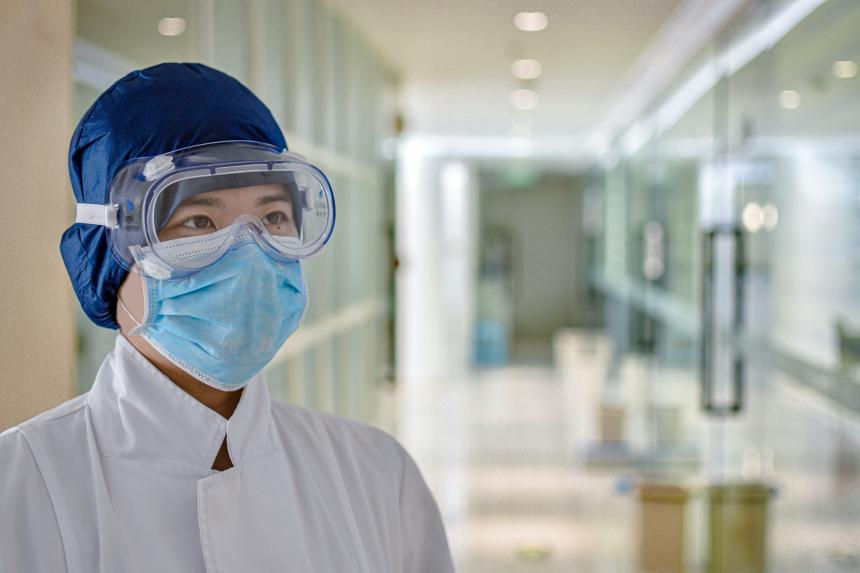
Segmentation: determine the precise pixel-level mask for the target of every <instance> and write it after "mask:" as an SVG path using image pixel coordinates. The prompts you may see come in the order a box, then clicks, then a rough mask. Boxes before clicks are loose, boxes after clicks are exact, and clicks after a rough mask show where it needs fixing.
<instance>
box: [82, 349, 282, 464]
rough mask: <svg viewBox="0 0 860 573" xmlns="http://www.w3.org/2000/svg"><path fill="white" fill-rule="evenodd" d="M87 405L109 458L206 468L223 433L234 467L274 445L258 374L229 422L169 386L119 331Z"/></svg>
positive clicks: (267, 402) (263, 387)
mask: <svg viewBox="0 0 860 573" xmlns="http://www.w3.org/2000/svg"><path fill="white" fill-rule="evenodd" d="M88 403H89V407H90V411H91V413H92V421H93V425H94V427H95V432H96V436H97V439H98V444H99V448H100V450H101V453H102V455H104V456H108V457H119V458H126V459H133V460H138V461H146V462H153V463H160V464H167V465H173V466H181V467H186V468H198V469H206V470H209V468H211V466H212V462H213V461H214V459H215V455H216V454H217V453H218V449H219V448H220V447H221V442H222V441H223V440H224V435H225V433H226V435H227V448H228V450H229V452H230V459H231V460H232V461H233V465H234V466H239V465H241V464H243V463H245V462H247V461H250V460H252V459H255V458H258V457H260V456H262V455H264V454H266V453H267V452H269V451H270V450H271V449H272V448H273V447H274V446H275V443H276V440H275V434H274V427H273V424H272V414H271V399H270V397H269V390H268V388H267V386H266V381H265V378H264V376H263V374H262V373H260V374H257V375H256V376H255V377H254V378H252V379H251V380H250V381H249V382H248V384H247V385H246V386H245V389H244V390H243V391H242V397H241V399H240V400H239V405H238V406H237V407H236V411H235V412H234V413H233V415H232V417H230V419H229V420H228V419H226V418H224V417H222V416H221V415H220V414H218V413H217V412H215V411H214V410H210V409H209V408H208V407H206V406H204V405H203V404H202V403H200V402H198V401H197V400H195V399H194V398H192V397H191V395H190V394H188V393H186V392H185V391H184V390H182V389H181V388H180V387H179V386H177V385H176V384H174V383H173V381H171V380H170V379H169V378H167V377H166V376H165V375H164V374H162V373H161V371H160V370H158V369H157V368H156V367H155V366H154V365H153V364H152V363H151V362H149V360H147V359H146V357H144V356H143V355H142V354H141V353H140V352H139V351H138V350H137V349H136V348H135V347H134V346H132V344H131V343H130V342H129V341H128V340H127V339H126V338H125V337H124V336H123V335H122V334H118V335H117V337H116V343H115V345H114V348H113V350H112V351H111V352H110V354H108V356H107V358H105V360H104V362H103V363H102V365H101V368H100V369H99V372H98V374H97V375H96V380H95V383H94V384H93V387H92V390H90V393H89V397H88Z"/></svg>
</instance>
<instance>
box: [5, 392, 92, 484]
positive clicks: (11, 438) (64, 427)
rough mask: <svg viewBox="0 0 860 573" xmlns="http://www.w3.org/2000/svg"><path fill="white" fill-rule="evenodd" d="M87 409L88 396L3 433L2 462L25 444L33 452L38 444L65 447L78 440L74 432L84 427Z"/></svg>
mask: <svg viewBox="0 0 860 573" xmlns="http://www.w3.org/2000/svg"><path fill="white" fill-rule="evenodd" d="M86 405H87V394H81V395H80V396H77V397H75V398H72V399H71V400H67V401H66V402H63V403H62V404H60V405H59V406H56V407H54V408H51V409H50V410H46V411H45V412H42V413H41V414H38V415H37V416H34V417H32V418H30V419H29V420H27V421H25V422H21V423H20V424H18V425H17V426H12V427H11V428H9V429H7V430H5V431H3V432H2V433H0V460H2V461H5V460H6V459H7V458H6V456H7V455H9V454H10V452H11V451H13V450H14V451H17V450H18V449H20V447H21V444H23V443H26V444H28V448H30V449H31V450H32V449H33V448H34V442H35V443H40V444H43V443H51V442H54V441H59V442H60V443H64V442H68V441H69V440H74V439H75V436H74V434H75V432H74V431H73V428H74V427H75V426H80V425H81V422H82V420H83V418H84V409H85V408H86ZM4 465H5V464H0V467H2V466H4ZM7 467H8V466H7Z"/></svg>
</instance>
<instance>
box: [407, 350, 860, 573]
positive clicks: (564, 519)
mask: <svg viewBox="0 0 860 573" xmlns="http://www.w3.org/2000/svg"><path fill="white" fill-rule="evenodd" d="M588 356H590V357H591V358H587V357H588ZM589 360H590V361H591V362H590V363H589ZM606 360H607V353H605V352H592V353H587V354H585V355H578V356H577V357H576V361H575V362H576V376H570V375H567V376H561V375H559V373H558V372H557V371H556V369H554V368H552V367H550V365H548V364H547V365H543V366H541V365H539V364H534V361H532V363H531V364H532V365H529V366H512V367H507V368H504V369H497V370H489V371H483V372H477V373H475V374H473V375H470V376H467V377H464V378H462V379H451V380H447V381H444V382H434V383H424V384H412V385H407V386H404V390H403V391H402V392H401V394H400V395H399V397H398V400H399V401H400V404H399V411H400V413H401V414H400V415H401V418H400V420H401V422H400V423H399V428H398V431H397V433H398V435H399V437H400V439H401V441H402V442H403V443H404V445H406V447H407V448H408V449H409V451H410V452H412V454H413V456H414V457H415V459H416V460H417V461H418V464H419V466H420V467H421V469H422V472H423V474H424V476H425V478H426V480H427V481H428V483H429V484H430V487H431V489H433V491H434V493H435V496H436V500H437V502H438V504H439V506H440V509H441V511H442V513H443V517H444V519H445V523H446V528H447V531H448V535H449V539H450V542H451V547H452V551H453V553H454V556H455V560H456V563H457V570H458V571H459V572H460V573H509V572H542V573H549V572H562V571H564V572H572V571H576V572H586V573H591V572H594V573H602V572H607V573H608V572H613V573H616V572H618V573H622V572H625V573H626V572H633V571H637V570H638V567H637V566H636V561H637V555H638V531H637V526H636V524H637V519H638V510H637V505H636V501H635V497H634V495H633V494H631V493H630V490H631V484H633V483H635V481H636V480H637V479H639V478H640V477H641V475H642V468H643V467H644V466H643V465H642V464H639V466H638V468H639V469H638V470H637V466H636V465H635V464H632V465H631V464H628V465H611V464H610V465H596V466H595V465H594V464H586V463H585V462H584V460H583V458H582V457H581V456H580V455H578V454H577V452H582V451H583V450H582V448H581V445H582V443H581V442H582V441H583V439H584V438H587V437H588V436H586V435H585V433H589V432H590V434H589V435H593V434H594V433H595V432H594V429H593V428H587V427H585V426H584V425H583V424H581V423H579V424H578V423H577V422H581V420H579V419H578V417H582V416H584V415H587V413H584V412H586V410H587V408H588V407H590V406H588V405H587V404H584V403H583V402H584V401H587V400H589V399H592V398H593V396H594V395H596V394H597V393H596V392H592V394H589V393H588V392H587V391H583V388H587V387H588V385H589V384H592V383H593V384H597V385H598V386H599V384H600V381H601V380H602V379H603V377H604V376H603V372H605V367H606V364H605V361H606ZM664 374H665V376H664ZM649 376H650V377H651V378H650V379H651V382H654V380H657V381H660V380H668V379H670V378H672V375H671V374H669V373H660V372H654V371H650V372H649V370H648V367H647V365H646V366H644V367H643V366H642V364H641V363H640V364H637V363H636V360H635V359H631V361H630V364H627V365H626V367H625V368H624V387H625V390H624V392H623V393H622V395H623V399H624V400H625V401H626V402H627V403H628V404H629V409H630V411H631V415H630V419H629V427H628V431H627V435H628V436H629V437H630V440H629V441H630V443H631V444H633V446H634V449H635V448H640V449H641V447H642V444H644V445H645V447H647V444H648V443H649V442H648V439H644V438H643V437H642V435H640V434H647V433H648V431H649V430H648V428H649V425H648V422H647V418H646V417H644V416H640V418H641V419H638V420H637V417H636V415H635V412H636V411H637V410H640V411H641V410H642V409H641V408H640V407H639V406H637V405H636V404H635V403H636V401H637V400H639V399H641V397H642V395H643V388H645V389H647V388H648V382H647V380H644V381H643V379H646V378H649ZM574 378H575V379H574ZM669 384H670V382H668V381H666V382H664V385H669ZM678 384H679V385H678V391H677V392H674V391H673V395H679V396H683V395H685V394H684V393H685V392H686V397H685V398H682V399H681V400H680V402H677V404H678V405H680V406H682V407H683V408H684V415H683V420H684V428H685V430H684V435H685V436H687V437H689V438H690V440H691V443H690V444H688V445H691V446H692V448H693V450H694V451H697V452H698V453H699V457H700V461H701V463H699V464H697V465H696V464H694V465H692V466H690V465H687V466H683V468H685V469H684V470H683V471H682V472H681V473H677V472H676V475H682V476H683V477H684V479H685V480H686V481H687V482H688V483H694V482H695V483H702V482H703V481H704V479H705V477H704V476H706V475H708V472H709V471H710V473H711V475H713V472H712V471H711V470H707V466H708V463H709V462H708V461H707V460H706V459H705V458H707V457H708V456H713V452H712V451H709V446H708V440H714V435H715V434H714V432H713V429H712V428H711V429H708V428H707V427H706V425H707V423H706V422H705V421H703V420H702V418H701V417H700V416H699V414H698V412H697V411H695V410H697V408H696V402H695V398H696V394H695V392H691V391H689V390H690V384H686V385H685V384H684V383H681V382H678ZM767 398H768V400H770V402H769V403H768V404H769V407H768V409H767V412H769V414H768V416H769V418H768V419H767V420H766V421H762V420H753V422H752V425H751V426H748V427H745V429H743V431H741V433H740V434H738V435H741V436H742V437H741V438H740V439H737V436H735V437H734V438H732V437H731V435H730V434H731V432H733V431H734V432H735V434H737V432H738V431H740V430H738V429H737V428H735V429H734V430H728V431H725V432H724V434H717V435H718V436H723V435H725V436H728V437H725V445H724V447H723V448H722V450H721V451H720V452H719V453H720V455H721V456H723V457H724V458H725V459H728V460H731V459H733V457H732V456H733V455H735V453H736V454H737V456H738V459H741V458H743V459H744V460H746V461H745V462H744V464H746V465H745V466H744V468H743V471H745V472H749V471H750V467H752V468H753V470H754V474H755V476H759V477H765V478H767V481H768V483H770V484H772V485H774V486H775V487H776V488H777V491H778V495H777V496H776V497H775V498H774V499H773V501H772V503H771V520H770V532H769V543H770V550H771V551H770V569H769V571H771V572H772V573H775V572H778V573H784V572H798V573H800V572H803V573H808V572H813V571H814V572H816V573H817V572H833V573H837V572H838V573H843V572H846V571H860V467H854V466H853V465H852V464H853V463H855V461H856V460H855V459H854V458H855V457H856V456H859V455H860V447H858V446H857V444H853V443H850V442H845V441H843V442H842V443H841V444H840V441H839V439H838V436H839V433H840V432H844V431H845V427H844V425H839V424H834V423H830V424H828V423H826V422H823V421H822V420H823V418H822V416H824V417H825V418H826V416H827V415H828V414H827V411H826V410H827V407H826V406H824V407H823V408H824V409H823V410H822V407H820V408H819V409H818V410H817V411H815V413H813V410H814V409H813V408H811V407H808V404H807V402H806V398H805V397H804V395H803V394H802V393H798V392H795V391H793V390H791V389H790V385H786V386H785V387H783V386H781V385H776V386H773V387H770V388H769V389H768V396H767ZM640 406H641V405H640ZM593 424H594V420H593V419H592V420H590V421H589V424H588V425H593ZM743 432H747V433H749V432H769V435H768V439H767V441H766V444H767V445H766V446H761V444H762V443H765V442H762V441H761V440H759V439H758V435H756V437H755V438H745V437H743V435H744V434H743ZM592 437H593V436H592ZM744 440H747V442H748V443H747V442H745V441H744ZM693 442H695V443H693ZM735 442H737V443H735ZM637 444H638V445H637ZM750 444H752V446H751V445H750ZM753 446H754V447H753ZM759 446H761V447H759ZM734 449H739V451H738V452H734ZM710 450H713V448H710ZM840 451H841V453H838V452H840ZM761 452H765V454H766V455H764V456H762V454H761ZM753 454H755V455H759V458H762V457H764V458H767V459H766V460H765V461H764V462H762V460H761V459H759V458H755V455H753ZM846 454H847V456H846ZM751 456H752V457H751ZM750 459H753V460H754V461H755V460H757V461H755V463H751V462H750ZM771 460H773V461H771ZM729 463H731V462H729ZM740 465H741V464H740V462H739V464H738V467H739V468H740ZM747 466H750V467H747ZM771 466H772V467H773V471H772V472H771V471H770V468H771ZM658 469H664V470H665V469H666V468H658ZM684 472H686V473H684ZM755 472H758V473H755ZM702 497H703V496H694V500H695V499H699V500H700V501H697V502H694V504H693V505H692V506H691V508H690V512H689V513H688V522H689V523H690V526H689V527H688V531H687V534H686V535H687V536H688V539H689V541H688V544H687V548H688V556H689V561H690V563H702V562H703V561H704V555H705V553H706V547H707V545H706V543H705V539H706V536H707V532H706V530H705V526H704V523H705V521H706V520H705V513H704V508H703V502H702V501H701V498H702ZM696 504H698V506H701V507H698V508H697V505H696ZM700 569H701V567H697V566H690V567H689V569H688V570H689V571H698V570H700Z"/></svg>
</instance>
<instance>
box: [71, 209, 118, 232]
mask: <svg viewBox="0 0 860 573" xmlns="http://www.w3.org/2000/svg"><path fill="white" fill-rule="evenodd" d="M118 210H119V208H118V206H117V205H101V204H98V203H78V205H77V211H76V213H75V223H83V224H84V225H102V226H105V227H109V228H111V229H115V228H117V227H118V226H119V221H118V219H117V211H118Z"/></svg>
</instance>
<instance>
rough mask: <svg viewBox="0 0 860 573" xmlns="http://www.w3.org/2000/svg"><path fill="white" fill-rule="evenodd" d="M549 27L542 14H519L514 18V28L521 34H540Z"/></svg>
mask: <svg viewBox="0 0 860 573" xmlns="http://www.w3.org/2000/svg"><path fill="white" fill-rule="evenodd" d="M548 25H549V18H547V15H546V14H544V13H543V12H520V13H518V14H517V15H516V16H514V26H516V27H517V28H519V29H520V30H522V31H523V32H540V31H541V30H543V29H544V28H546V27H547V26H548Z"/></svg>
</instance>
